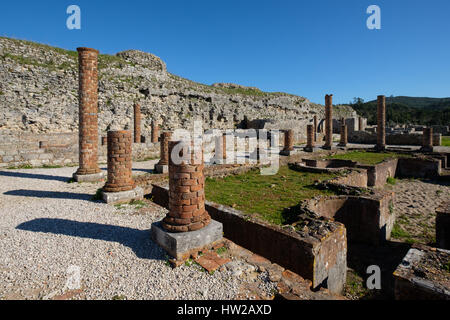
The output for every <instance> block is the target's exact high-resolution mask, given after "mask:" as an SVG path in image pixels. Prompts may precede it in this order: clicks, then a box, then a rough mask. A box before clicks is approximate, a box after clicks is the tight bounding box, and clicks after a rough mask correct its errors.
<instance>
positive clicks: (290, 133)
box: [283, 130, 294, 151]
mask: <svg viewBox="0 0 450 320" xmlns="http://www.w3.org/2000/svg"><path fill="white" fill-rule="evenodd" d="M292 150H294V130H287V131H285V133H284V149H283V151H292Z"/></svg>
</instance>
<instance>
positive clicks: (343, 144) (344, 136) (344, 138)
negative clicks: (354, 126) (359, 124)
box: [339, 124, 348, 147]
mask: <svg viewBox="0 0 450 320" xmlns="http://www.w3.org/2000/svg"><path fill="white" fill-rule="evenodd" d="M347 143H348V131H347V125H345V124H344V125H342V126H341V141H340V142H339V146H340V147H346V146H347Z"/></svg>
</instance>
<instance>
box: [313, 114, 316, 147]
mask: <svg viewBox="0 0 450 320" xmlns="http://www.w3.org/2000/svg"><path fill="white" fill-rule="evenodd" d="M313 130H314V141H317V116H314V128H313Z"/></svg>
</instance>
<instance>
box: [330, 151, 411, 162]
mask: <svg viewBox="0 0 450 320" xmlns="http://www.w3.org/2000/svg"><path fill="white" fill-rule="evenodd" d="M408 156H410V155H407V154H402V153H395V152H383V153H378V152H368V151H351V152H347V153H343V154H335V155H332V156H328V157H327V159H339V160H351V161H356V162H358V163H361V164H366V165H375V164H378V163H381V162H383V161H385V160H387V159H393V158H400V157H408Z"/></svg>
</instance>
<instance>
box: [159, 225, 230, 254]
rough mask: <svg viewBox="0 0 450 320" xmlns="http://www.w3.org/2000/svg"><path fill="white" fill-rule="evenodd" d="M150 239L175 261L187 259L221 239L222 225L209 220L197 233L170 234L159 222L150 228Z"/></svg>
mask: <svg viewBox="0 0 450 320" xmlns="http://www.w3.org/2000/svg"><path fill="white" fill-rule="evenodd" d="M151 235H152V239H153V240H154V241H155V242H156V243H157V244H158V245H160V246H161V247H162V248H163V249H164V250H166V251H167V253H169V254H170V255H171V256H172V257H174V258H176V259H177V260H184V259H187V258H189V256H190V255H191V253H192V252H193V251H200V250H201V249H202V248H204V247H206V246H209V245H211V244H213V243H215V242H218V241H220V240H222V238H223V225H222V224H221V223H220V222H217V221H214V220H211V222H210V223H209V224H208V225H207V226H206V227H204V228H202V229H200V230H197V231H190V232H181V233H171V232H167V231H166V230H164V228H163V227H162V225H161V222H155V223H153V224H152V228H151Z"/></svg>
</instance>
